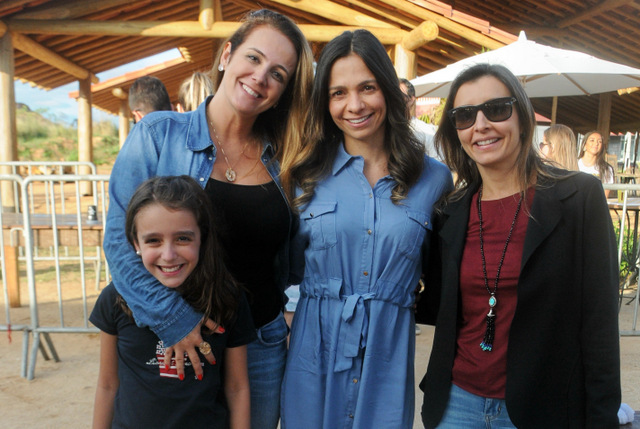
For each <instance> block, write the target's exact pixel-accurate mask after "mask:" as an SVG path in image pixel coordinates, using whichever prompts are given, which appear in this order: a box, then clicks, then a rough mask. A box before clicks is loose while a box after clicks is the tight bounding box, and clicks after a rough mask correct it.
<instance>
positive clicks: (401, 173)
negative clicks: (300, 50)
mask: <svg viewBox="0 0 640 429" xmlns="http://www.w3.org/2000/svg"><path fill="white" fill-rule="evenodd" d="M352 53H354V54H356V55H358V56H359V57H360V58H361V59H362V61H363V62H364V63H365V65H366V66H367V68H368V69H369V70H370V71H371V73H372V74H373V76H374V77H375V78H376V81H377V82H378V85H380V89H381V90H382V94H383V95H384V99H385V103H386V105H387V117H386V121H385V148H386V149H387V151H388V153H389V161H388V168H389V174H390V175H391V177H393V179H394V180H395V182H396V185H395V186H394V188H393V190H392V192H391V200H392V201H393V203H394V204H398V203H399V202H400V201H402V200H403V199H404V198H406V196H407V193H408V192H409V188H410V187H411V186H412V185H413V184H414V183H415V182H416V181H417V180H418V178H419V177H420V174H421V173H422V168H423V165H424V148H423V147H422V145H421V144H420V142H418V141H417V140H416V138H415V137H414V136H413V133H412V132H411V128H410V127H409V118H408V115H407V106H406V99H405V95H404V93H403V92H402V90H401V89H400V86H399V82H398V78H397V76H396V72H395V69H394V68H393V64H392V63H391V60H390V59H389V55H387V52H386V50H385V49H384V46H382V44H381V43H380V41H379V40H378V39H377V38H376V37H375V36H374V35H373V34H372V33H370V32H369V31H367V30H356V31H345V32H344V33H342V34H341V35H340V36H338V37H336V38H334V39H333V40H331V41H330V42H329V43H328V44H327V45H326V46H325V48H324V49H323V50H322V53H321V54H320V58H319V59H318V65H317V67H316V78H315V80H314V86H313V93H312V94H311V102H310V103H309V106H308V109H309V115H308V120H307V128H306V131H305V142H306V146H305V147H304V148H303V150H302V152H301V154H300V157H299V158H298V159H297V160H296V162H295V164H294V165H293V167H292V170H291V174H292V176H293V178H294V179H295V182H296V184H297V185H298V186H300V187H301V188H302V191H303V193H302V195H300V196H299V197H298V198H296V199H295V200H294V206H296V207H300V206H302V205H304V204H306V203H308V202H309V201H310V200H311V198H312V197H313V194H314V190H315V187H316V184H317V183H318V181H320V180H321V179H322V178H323V177H325V176H326V175H327V174H328V173H329V171H330V170H331V166H332V165H333V161H334V159H335V157H336V153H337V151H338V147H339V145H340V143H341V142H342V140H343V138H344V136H343V133H342V131H341V130H340V129H339V128H338V127H337V125H336V124H335V123H334V122H333V119H332V118H331V115H330V114H329V89H328V88H329V78H330V77H331V69H332V67H333V64H334V63H335V62H336V61H337V60H339V59H341V58H344V57H346V56H348V55H350V54H352Z"/></svg>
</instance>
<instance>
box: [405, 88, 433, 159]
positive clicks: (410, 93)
mask: <svg viewBox="0 0 640 429" xmlns="http://www.w3.org/2000/svg"><path fill="white" fill-rule="evenodd" d="M400 89H401V90H402V92H403V93H404V94H405V96H406V102H407V109H408V110H409V117H410V118H411V128H412V129H413V132H414V134H415V135H416V138H417V139H418V140H419V141H420V142H421V143H422V144H423V145H424V151H425V153H426V154H427V155H429V156H430V157H431V158H434V159H437V160H438V161H442V159H441V157H440V156H439V155H438V152H437V151H436V147H435V145H434V144H433V136H434V135H435V134H436V127H434V126H433V125H431V124H427V123H426V122H424V121H422V120H421V119H419V118H417V117H416V90H415V88H414V87H413V84H412V83H411V82H409V80H408V79H405V78H400Z"/></svg>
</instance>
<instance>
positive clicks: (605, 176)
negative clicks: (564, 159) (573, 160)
mask: <svg viewBox="0 0 640 429" xmlns="http://www.w3.org/2000/svg"><path fill="white" fill-rule="evenodd" d="M592 134H598V135H600V137H601V138H602V133H600V132H598V131H596V130H593V131H589V132H588V133H587V134H585V135H584V138H583V139H582V144H581V145H580V153H579V154H578V159H580V158H582V157H583V156H584V152H585V148H586V147H587V141H588V140H589V137H591V135H592ZM606 156H607V146H606V143H605V141H604V139H602V147H601V148H600V152H599V153H598V156H597V157H596V169H597V170H598V172H599V173H600V181H601V182H602V183H604V182H605V181H606V180H609V179H611V178H612V177H613V176H614V174H615V173H614V169H613V167H612V166H611V164H609V163H608V162H607V158H606Z"/></svg>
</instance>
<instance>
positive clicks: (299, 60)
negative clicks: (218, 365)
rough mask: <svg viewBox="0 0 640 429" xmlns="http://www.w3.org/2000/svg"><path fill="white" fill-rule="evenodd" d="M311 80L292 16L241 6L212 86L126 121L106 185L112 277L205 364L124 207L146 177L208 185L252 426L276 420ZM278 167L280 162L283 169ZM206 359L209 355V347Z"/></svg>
mask: <svg viewBox="0 0 640 429" xmlns="http://www.w3.org/2000/svg"><path fill="white" fill-rule="evenodd" d="M312 79H313V55H312V53H311V48H310V46H309V44H308V42H307V40H306V39H305V38H304V35H303V34H302V32H301V31H300V29H299V28H298V26H297V25H296V24H295V23H294V22H293V21H291V19H289V18H287V17H286V16H284V15H282V14H280V13H277V12H273V11H270V10H267V9H262V10H258V11H253V12H251V13H249V14H247V15H246V16H245V17H244V19H243V22H242V24H241V25H240V27H239V28H238V29H237V30H236V32H235V33H234V34H233V35H232V36H231V37H230V38H229V39H228V40H227V41H226V42H224V43H223V44H222V45H221V51H220V53H219V55H217V57H216V63H215V65H214V76H213V81H214V84H215V85H216V86H217V88H216V92H215V94H214V95H213V96H211V97H209V98H207V100H206V101H205V102H204V103H202V104H200V106H198V108H197V109H196V110H194V111H192V112H185V113H178V112H156V113H154V114H152V115H149V116H148V117H145V118H143V119H142V121H140V123H139V124H138V125H136V126H135V127H133V129H132V130H131V133H130V134H129V136H128V138H127V140H126V142H125V144H124V146H123V147H122V149H121V150H120V153H119V154H118V157H117V159H116V162H115V165H114V166H113V169H112V172H111V179H110V183H109V196H110V204H109V213H108V216H107V225H106V232H105V243H104V249H105V254H106V255H107V259H108V261H109V268H110V269H111V274H112V277H113V282H114V284H115V286H116V289H117V290H118V292H119V293H120V294H121V295H122V296H123V297H124V299H125V300H126V301H127V304H128V305H129V307H130V308H131V310H132V312H133V316H134V317H135V319H136V322H137V323H138V324H139V325H141V326H148V327H149V328H151V330H152V331H154V332H155V333H156V335H158V337H160V339H161V340H162V341H163V344H165V346H166V353H165V364H166V363H167V362H168V361H169V359H170V358H171V356H172V355H173V354H174V353H175V356H176V364H177V371H178V373H181V372H183V371H184V361H183V359H184V358H183V356H184V354H185V353H186V354H187V356H188V358H189V360H190V361H191V363H192V364H193V365H194V367H195V371H196V375H199V374H202V369H201V368H200V357H199V356H198V353H197V351H196V349H197V347H198V345H199V344H200V343H202V336H201V333H200V330H201V327H202V326H207V327H208V328H209V329H213V328H214V327H215V324H214V322H213V321H211V320H210V319H207V318H203V314H202V312H200V311H198V310H196V309H194V308H193V307H192V306H190V305H189V303H188V302H186V301H185V300H184V299H183V298H182V297H181V296H180V294H178V293H175V291H173V290H169V289H167V288H165V287H163V286H162V285H161V284H160V283H159V282H158V281H157V280H156V279H155V278H153V276H151V275H150V274H149V273H148V272H147V271H146V270H145V269H144V266H143V265H142V264H141V262H140V260H139V258H137V257H136V255H135V253H134V252H133V251H131V249H130V246H129V245H128V244H127V242H126V237H125V234H124V232H125V231H124V228H123V225H124V222H123V217H124V213H125V211H126V207H127V204H128V202H129V199H130V198H131V195H132V194H133V191H134V190H135V188H136V187H137V186H138V185H139V184H140V183H142V182H143V181H145V180H146V179H148V178H150V177H153V176H167V175H169V176H175V175H182V174H187V175H189V176H191V177H193V178H194V179H196V180H197V182H198V183H199V184H200V186H202V187H203V188H204V189H205V192H206V193H207V195H208V196H209V198H210V199H211V201H212V203H213V210H214V217H215V220H216V225H217V226H218V231H220V232H221V236H220V239H221V242H222V246H223V249H224V251H225V253H226V255H227V257H228V259H227V268H228V269H229V270H230V272H231V274H232V275H233V276H234V278H235V279H236V281H238V282H239V283H240V285H241V286H242V287H244V288H245V290H246V291H247V300H248V301H249V306H250V309H251V316H252V319H253V322H254V325H255V328H256V335H257V337H258V339H257V340H256V341H253V342H251V343H249V345H248V346H247V359H248V368H249V383H250V387H251V422H252V425H253V427H254V428H259V429H275V428H276V427H277V425H278V419H279V410H280V386H281V384H282V376H283V373H284V365H285V362H286V353H287V346H286V340H287V335H288V327H287V324H286V322H285V320H284V316H283V314H282V313H283V310H284V306H285V296H284V288H285V287H286V285H287V284H288V283H289V281H288V278H289V272H290V271H289V241H290V238H291V237H292V236H293V233H294V232H295V227H296V224H295V220H296V218H295V217H294V215H293V213H292V211H291V209H290V208H289V199H288V196H287V194H286V192H285V190H284V189H286V183H285V178H282V180H281V177H280V172H281V171H283V172H284V171H286V169H287V166H288V165H289V164H290V163H291V159H293V157H294V156H295V155H296V154H298V153H299V151H300V147H301V145H302V143H301V142H302V131H301V127H302V126H303V124H304V122H305V119H306V116H307V110H308V107H309V94H310V91H311V84H312ZM281 167H282V168H281ZM205 358H207V360H208V361H209V362H210V363H211V362H212V361H211V360H210V359H209V356H205Z"/></svg>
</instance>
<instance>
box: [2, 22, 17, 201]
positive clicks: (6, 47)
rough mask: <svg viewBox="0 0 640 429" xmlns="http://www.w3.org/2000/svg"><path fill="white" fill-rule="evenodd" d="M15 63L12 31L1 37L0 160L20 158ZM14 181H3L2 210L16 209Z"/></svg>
mask: <svg viewBox="0 0 640 429" xmlns="http://www.w3.org/2000/svg"><path fill="white" fill-rule="evenodd" d="M14 72H15V64H14V61H13V43H12V41H11V33H9V32H5V33H4V35H3V36H2V37H0V94H2V96H1V97H0V161H16V160H17V159H18V138H17V135H18V133H17V131H16V97H15V91H14V86H13V77H14ZM8 173H11V169H10V168H8V167H7V168H6V169H4V168H3V169H2V170H0V174H8ZM12 185H13V183H12V182H10V181H2V183H1V184H0V186H1V188H0V193H2V210H7V211H15V209H16V206H17V205H19V204H20V203H19V201H16V197H15V195H14V194H13V186H12Z"/></svg>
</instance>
